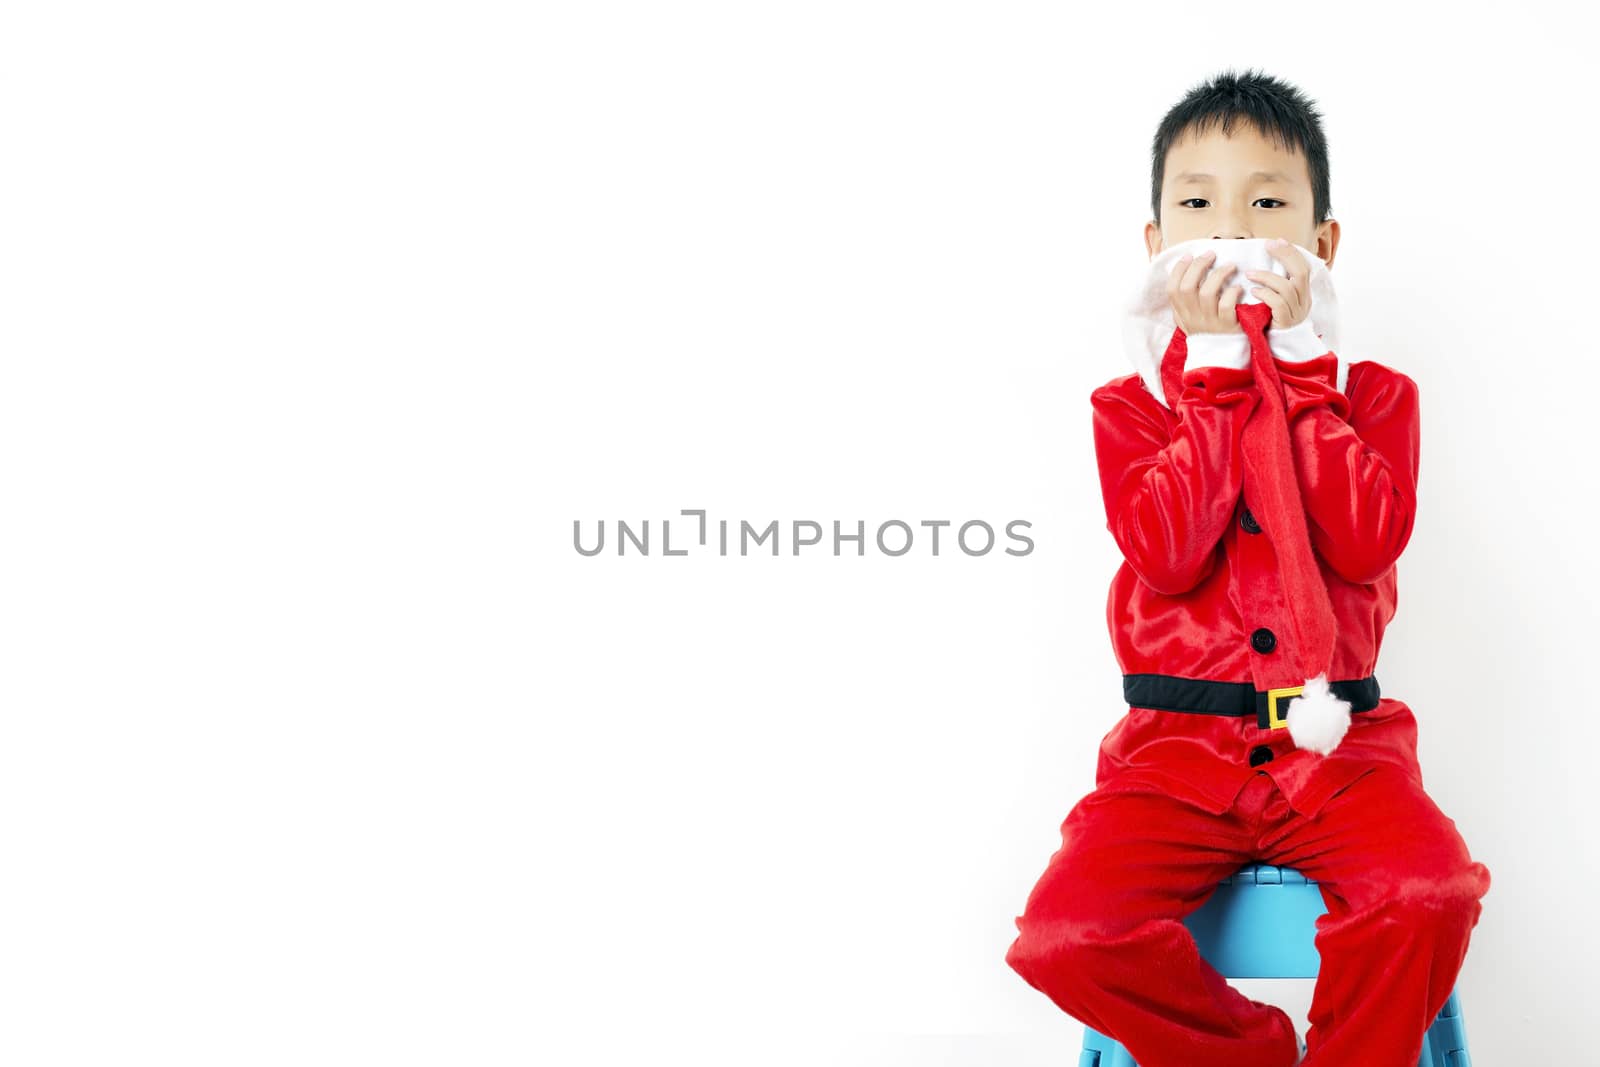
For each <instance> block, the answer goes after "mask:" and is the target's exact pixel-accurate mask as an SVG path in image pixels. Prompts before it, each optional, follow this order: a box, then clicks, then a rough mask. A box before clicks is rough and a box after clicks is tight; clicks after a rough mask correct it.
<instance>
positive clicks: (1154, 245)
mask: <svg viewBox="0 0 1600 1067" xmlns="http://www.w3.org/2000/svg"><path fill="white" fill-rule="evenodd" d="M1161 249H1162V240H1161V223H1159V222H1157V221H1156V220H1155V219H1151V220H1150V221H1149V222H1147V223H1145V224H1144V250H1145V251H1146V252H1147V253H1149V256H1150V258H1151V259H1155V258H1156V256H1158V255H1160V254H1161Z"/></svg>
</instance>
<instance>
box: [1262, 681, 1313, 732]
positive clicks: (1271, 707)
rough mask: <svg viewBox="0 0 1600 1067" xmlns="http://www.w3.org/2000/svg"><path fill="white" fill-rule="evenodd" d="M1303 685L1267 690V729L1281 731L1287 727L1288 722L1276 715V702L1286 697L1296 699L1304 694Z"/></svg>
mask: <svg viewBox="0 0 1600 1067" xmlns="http://www.w3.org/2000/svg"><path fill="white" fill-rule="evenodd" d="M1305 688H1306V687H1305V686H1304V685H1291V686H1289V687H1287V688H1285V689H1268V690H1267V729H1269V730H1282V729H1284V728H1285V727H1287V726H1288V725H1289V720H1288V719H1286V718H1284V717H1283V716H1282V715H1280V714H1279V713H1278V701H1280V700H1283V699H1285V698H1287V697H1296V696H1299V695H1300V694H1301V693H1303V692H1305Z"/></svg>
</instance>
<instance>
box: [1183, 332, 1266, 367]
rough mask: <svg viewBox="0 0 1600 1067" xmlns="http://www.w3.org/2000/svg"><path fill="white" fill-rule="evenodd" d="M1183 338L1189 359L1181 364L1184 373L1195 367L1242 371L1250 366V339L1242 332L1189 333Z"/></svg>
mask: <svg viewBox="0 0 1600 1067" xmlns="http://www.w3.org/2000/svg"><path fill="white" fill-rule="evenodd" d="M1184 337H1185V343H1186V344H1187V345H1188V347H1189V357H1188V358H1187V359H1186V360H1184V363H1183V369H1184V370H1185V371H1190V370H1193V369H1194V368H1196V367H1233V368H1234V369H1235V370H1243V369H1244V368H1246V367H1248V366H1249V365H1250V339H1249V338H1248V337H1246V336H1245V335H1244V331H1242V330H1241V331H1239V332H1237V333H1191V334H1185V335H1184Z"/></svg>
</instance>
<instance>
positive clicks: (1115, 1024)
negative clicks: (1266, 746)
mask: <svg viewBox="0 0 1600 1067" xmlns="http://www.w3.org/2000/svg"><path fill="white" fill-rule="evenodd" d="M1276 793H1277V787H1276V786H1275V785H1274V784H1273V783H1272V780H1271V779H1270V778H1268V777H1267V776H1266V775H1265V774H1262V775H1258V776H1257V777H1255V778H1254V779H1252V780H1251V782H1250V783H1249V784H1247V785H1246V786H1245V787H1244V789H1243V790H1242V791H1241V792H1240V795H1239V799H1238V801H1237V802H1236V803H1235V805H1234V807H1233V808H1232V809H1231V810H1229V811H1227V812H1225V813H1223V814H1221V815H1214V814H1212V813H1210V812H1208V811H1205V810H1203V809H1201V808H1198V807H1193V806H1190V805H1188V804H1185V803H1183V802H1182V801H1179V800H1175V799H1173V798H1171V797H1168V796H1166V795H1164V794H1158V793H1146V792H1136V793H1110V794H1108V793H1105V792H1104V791H1102V790H1096V791H1094V792H1092V793H1090V794H1088V795H1087V796H1085V797H1084V798H1083V799H1081V800H1080V801H1079V802H1078V803H1077V804H1076V805H1075V806H1074V807H1073V809H1072V811H1071V812H1070V813H1069V814H1068V815H1067V818H1066V821H1065V822H1064V823H1062V825H1061V836H1062V844H1061V848H1060V849H1058V850H1057V851H1056V853H1055V855H1053V856H1052V857H1051V858H1050V862H1049V865H1048V866H1047V867H1046V869H1045V872H1044V874H1043V876H1042V877H1040V879H1039V882H1038V884H1037V885H1035V886H1034V888H1033V891H1032V892H1031V893H1030V894H1029V897H1028V903H1027V905H1026V907H1025V908H1024V911H1023V914H1022V915H1021V916H1019V917H1018V918H1017V920H1016V922H1017V929H1018V930H1019V931H1020V933H1019V936H1018V937H1017V939H1016V940H1015V941H1014V942H1013V943H1012V945H1011V948H1010V949H1009V950H1008V951H1007V953H1006V962H1007V963H1009V964H1010V965H1011V967H1012V968H1013V969H1015V970H1016V971H1017V973H1019V974H1020V975H1022V977H1023V978H1025V979H1027V981H1028V982H1029V984H1031V985H1033V986H1034V987H1035V988H1037V989H1039V990H1040V991H1041V992H1043V993H1044V994H1045V995H1046V996H1048V997H1049V998H1050V999H1051V1000H1053V1001H1054V1002H1055V1003H1056V1005H1057V1006H1059V1007H1060V1008H1061V1009H1062V1010H1063V1011H1065V1012H1066V1013H1067V1014H1069V1015H1071V1016H1073V1017H1074V1018H1076V1019H1078V1020H1079V1021H1080V1022H1083V1023H1086V1024H1087V1025H1089V1026H1092V1027H1094V1028H1095V1029H1096V1030H1099V1031H1100V1032H1101V1033H1103V1034H1108V1035H1110V1036H1111V1037H1113V1038H1116V1039H1117V1040H1118V1041H1120V1042H1122V1044H1123V1046H1124V1047H1125V1048H1127V1050H1128V1052H1129V1053H1130V1054H1131V1055H1132V1056H1133V1058H1134V1059H1135V1060H1137V1061H1138V1062H1139V1065H1140V1067H1241V1065H1251V1067H1291V1065H1292V1064H1293V1063H1294V1061H1295V1056H1296V1054H1297V1052H1298V1048H1297V1046H1296V1041H1295V1034H1294V1023H1293V1021H1292V1020H1291V1019H1290V1018H1289V1015H1288V1013H1287V1012H1285V1011H1283V1010H1282V1009H1281V1008H1278V1007H1274V1006H1272V1005H1270V1004H1263V1003H1261V1002H1259V1001H1254V1000H1251V999H1249V998H1248V997H1246V996H1245V995H1244V994H1243V993H1241V992H1239V991H1238V990H1237V989H1235V988H1234V987H1233V986H1231V985H1229V984H1228V983H1227V981H1226V980H1225V979H1224V978H1223V977H1222V976H1221V975H1219V974H1218V973H1217V972H1216V970H1215V968H1213V967H1212V966H1211V965H1210V964H1209V963H1207V962H1205V961H1204V960H1203V959H1201V958H1200V953H1199V950H1198V949H1197V948H1196V946H1195V941H1194V935H1193V934H1191V933H1190V932H1189V930H1188V928H1187V927H1186V926H1184V925H1183V921H1182V920H1183V917H1184V916H1185V915H1187V914H1188V913H1190V912H1191V911H1193V910H1195V909H1196V908H1198V907H1199V906H1200V905H1201V904H1203V903H1205V901H1206V899H1207V898H1208V897H1210V896H1211V894H1212V893H1213V892H1215V890H1216V888H1217V884H1218V883H1219V882H1221V881H1222V879H1224V878H1226V877H1227V876H1228V875H1230V874H1232V873H1233V872H1234V871H1236V870H1238V869H1239V868H1240V867H1242V866H1244V865H1245V864H1246V863H1249V862H1250V861H1251V860H1252V859H1253V858H1254V857H1253V856H1252V851H1253V849H1254V847H1255V843H1256V838H1257V835H1258V831H1259V827H1258V819H1259V812H1260V809H1261V807H1262V805H1263V804H1264V803H1265V801H1266V798H1267V797H1268V796H1269V795H1275V794H1276ZM1350 1062H1357V1061H1350Z"/></svg>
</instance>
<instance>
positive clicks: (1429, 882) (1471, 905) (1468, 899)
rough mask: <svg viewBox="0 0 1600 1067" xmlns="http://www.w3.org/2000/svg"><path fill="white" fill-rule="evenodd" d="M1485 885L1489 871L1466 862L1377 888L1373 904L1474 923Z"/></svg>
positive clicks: (1413, 875) (1398, 879) (1418, 873)
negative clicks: (1451, 917) (1441, 915)
mask: <svg viewBox="0 0 1600 1067" xmlns="http://www.w3.org/2000/svg"><path fill="white" fill-rule="evenodd" d="M1489 881H1490V879H1489V868H1487V867H1485V866H1484V865H1483V864H1481V863H1475V862H1472V861H1470V860H1469V861H1466V862H1464V863H1458V864H1452V865H1450V866H1448V867H1446V868H1444V869H1442V870H1436V871H1427V872H1411V873H1409V874H1407V875H1406V876H1405V877H1402V878H1397V879H1394V880H1392V881H1388V882H1386V884H1383V885H1382V886H1380V887H1378V888H1379V889H1380V892H1379V894H1378V896H1377V902H1378V903H1379V904H1380V905H1382V906H1385V907H1387V908H1390V909H1402V910H1407V911H1418V912H1426V913H1430V914H1443V915H1449V916H1453V917H1463V916H1464V917H1467V918H1469V919H1471V920H1472V921H1473V922H1474V923H1475V922H1476V921H1477V917H1478V914H1479V912H1480V911H1481V910H1482V907H1483V906H1482V904H1480V903H1479V901H1480V900H1481V899H1482V897H1483V896H1484V894H1485V893H1487V892H1488V891H1489Z"/></svg>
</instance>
